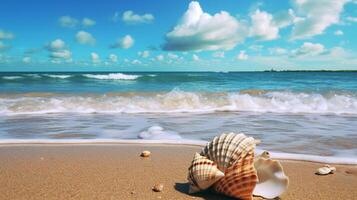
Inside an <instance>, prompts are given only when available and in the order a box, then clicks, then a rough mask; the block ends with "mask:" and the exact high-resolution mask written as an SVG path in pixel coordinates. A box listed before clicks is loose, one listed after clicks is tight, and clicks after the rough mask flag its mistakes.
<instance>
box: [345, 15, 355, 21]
mask: <svg viewBox="0 0 357 200" xmlns="http://www.w3.org/2000/svg"><path fill="white" fill-rule="evenodd" d="M346 19H347V20H348V21H350V22H357V17H351V16H348V17H346Z"/></svg>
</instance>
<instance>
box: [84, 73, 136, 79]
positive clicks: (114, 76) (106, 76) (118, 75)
mask: <svg viewBox="0 0 357 200" xmlns="http://www.w3.org/2000/svg"><path fill="white" fill-rule="evenodd" d="M83 76H84V77H87V78H94V79H101V80H135V79H137V78H139V77H141V76H140V75H130V74H123V73H110V74H83Z"/></svg>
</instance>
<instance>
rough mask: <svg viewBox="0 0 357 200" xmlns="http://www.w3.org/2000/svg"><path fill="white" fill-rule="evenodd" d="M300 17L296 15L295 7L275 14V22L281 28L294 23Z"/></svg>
mask: <svg viewBox="0 0 357 200" xmlns="http://www.w3.org/2000/svg"><path fill="white" fill-rule="evenodd" d="M300 19H301V18H299V17H296V16H295V12H294V10H293V9H289V10H288V11H281V12H278V13H276V14H274V16H273V21H274V24H275V25H276V26H278V27H279V28H284V27H286V26H289V25H291V24H292V23H294V22H297V21H299V20H300Z"/></svg>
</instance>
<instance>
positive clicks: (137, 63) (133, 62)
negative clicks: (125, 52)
mask: <svg viewBox="0 0 357 200" xmlns="http://www.w3.org/2000/svg"><path fill="white" fill-rule="evenodd" d="M131 64H133V65H140V64H141V61H140V60H138V59H135V60H133V61H132V62H131Z"/></svg>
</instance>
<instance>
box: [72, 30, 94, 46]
mask: <svg viewBox="0 0 357 200" xmlns="http://www.w3.org/2000/svg"><path fill="white" fill-rule="evenodd" d="M76 41H77V42H78V43H79V44H87V45H95V38H94V37H93V36H92V34H90V33H88V32H85V31H78V32H77V34H76Z"/></svg>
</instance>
